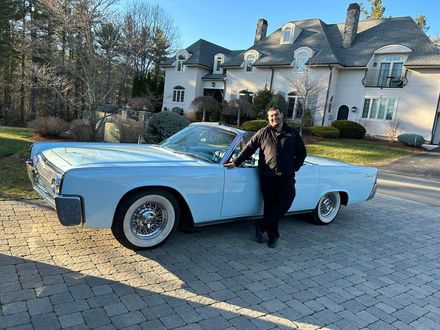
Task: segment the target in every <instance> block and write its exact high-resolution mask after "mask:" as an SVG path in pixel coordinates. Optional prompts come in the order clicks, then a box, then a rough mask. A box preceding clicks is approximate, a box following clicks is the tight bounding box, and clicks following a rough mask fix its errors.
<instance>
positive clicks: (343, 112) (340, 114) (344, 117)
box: [336, 105, 348, 120]
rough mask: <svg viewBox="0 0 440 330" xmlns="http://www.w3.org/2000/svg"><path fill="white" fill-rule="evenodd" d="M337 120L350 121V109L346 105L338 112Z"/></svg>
mask: <svg viewBox="0 0 440 330" xmlns="http://www.w3.org/2000/svg"><path fill="white" fill-rule="evenodd" d="M336 119H337V120H347V119H348V107H347V106H346V105H341V106H340V107H339V110H338V118H336Z"/></svg>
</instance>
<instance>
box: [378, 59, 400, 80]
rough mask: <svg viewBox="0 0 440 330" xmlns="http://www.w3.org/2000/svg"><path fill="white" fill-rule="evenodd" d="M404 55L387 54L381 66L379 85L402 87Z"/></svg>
mask: <svg viewBox="0 0 440 330" xmlns="http://www.w3.org/2000/svg"><path fill="white" fill-rule="evenodd" d="M402 71H403V58H402V56H392V55H390V56H385V57H384V58H383V59H382V61H381V63H380V68H379V75H378V80H377V85H378V86H382V87H402V83H403V82H402Z"/></svg>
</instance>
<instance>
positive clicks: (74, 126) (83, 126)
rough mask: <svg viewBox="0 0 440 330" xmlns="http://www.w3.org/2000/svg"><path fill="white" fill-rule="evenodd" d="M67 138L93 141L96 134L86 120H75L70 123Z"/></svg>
mask: <svg viewBox="0 0 440 330" xmlns="http://www.w3.org/2000/svg"><path fill="white" fill-rule="evenodd" d="M67 137H68V138H69V139H72V140H74V141H93V140H94V134H93V131H92V128H91V127H90V123H89V121H88V120H86V119H75V120H72V121H71V122H70V127H69V130H68V134H67Z"/></svg>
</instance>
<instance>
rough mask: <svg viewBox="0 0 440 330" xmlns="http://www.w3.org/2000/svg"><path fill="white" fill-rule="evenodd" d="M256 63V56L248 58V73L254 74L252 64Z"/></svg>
mask: <svg viewBox="0 0 440 330" xmlns="http://www.w3.org/2000/svg"><path fill="white" fill-rule="evenodd" d="M254 62H255V55H253V54H249V55H248V56H246V72H252V71H254V67H253V66H252V64H254Z"/></svg>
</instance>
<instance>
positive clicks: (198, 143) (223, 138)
mask: <svg viewBox="0 0 440 330" xmlns="http://www.w3.org/2000/svg"><path fill="white" fill-rule="evenodd" d="M236 136H237V134H236V133H234V132H231V131H228V130H225V129H221V128H217V127H213V126H202V125H193V126H188V127H186V128H184V129H183V130H181V131H179V132H177V133H176V134H174V135H173V136H171V137H169V138H168V139H166V140H165V141H163V142H162V143H161V144H160V145H161V146H163V147H166V148H168V149H172V150H173V151H175V152H179V153H183V154H186V155H189V156H192V157H194V158H197V159H202V160H205V161H208V162H211V163H216V164H218V163H220V161H221V159H222V158H223V155H224V154H225V152H226V150H227V149H228V148H229V146H230V145H231V143H232V141H234V139H235V137H236Z"/></svg>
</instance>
